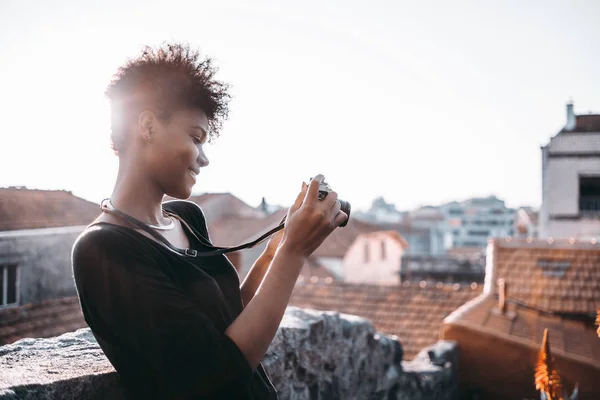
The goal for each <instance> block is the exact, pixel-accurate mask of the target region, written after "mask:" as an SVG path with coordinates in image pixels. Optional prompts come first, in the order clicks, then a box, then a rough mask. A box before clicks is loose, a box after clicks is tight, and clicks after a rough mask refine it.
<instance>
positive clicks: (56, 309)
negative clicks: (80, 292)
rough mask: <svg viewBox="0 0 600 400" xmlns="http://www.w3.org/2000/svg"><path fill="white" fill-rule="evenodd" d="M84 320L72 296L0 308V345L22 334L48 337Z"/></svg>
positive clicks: (82, 322) (81, 324)
mask: <svg viewBox="0 0 600 400" xmlns="http://www.w3.org/2000/svg"><path fill="white" fill-rule="evenodd" d="M86 326H87V324H86V323H85V320H84V318H83V313H82V312H81V308H80V305H79V299H78V298H77V297H76V296H73V297H65V298H60V299H55V300H47V301H44V302H41V303H37V304H31V303H29V304H25V305H22V306H20V307H11V308H6V309H3V310H0V346H1V345H5V344H9V343H13V342H15V341H17V340H19V339H22V338H25V337H31V338H37V337H52V336H58V335H61V334H63V333H66V332H71V331H74V330H77V329H79V328H85V327H86Z"/></svg>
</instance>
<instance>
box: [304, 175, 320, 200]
mask: <svg viewBox="0 0 600 400" xmlns="http://www.w3.org/2000/svg"><path fill="white" fill-rule="evenodd" d="M324 179H325V177H324V176H323V175H321V174H319V175H317V176H315V177H314V178H313V179H312V180H311V181H310V185H309V186H308V191H307V192H306V198H305V199H304V201H305V202H306V204H310V205H312V204H315V203H316V202H317V201H319V198H318V195H319V185H320V184H321V182H323V180H324Z"/></svg>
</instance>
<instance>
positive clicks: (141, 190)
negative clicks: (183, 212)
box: [110, 159, 169, 225]
mask: <svg viewBox="0 0 600 400" xmlns="http://www.w3.org/2000/svg"><path fill="white" fill-rule="evenodd" d="M163 197H164V192H163V191H162V189H160V188H158V187H157V186H156V185H155V184H154V183H153V182H152V181H151V180H150V179H149V178H148V176H147V175H145V174H144V171H143V170H141V169H140V168H139V167H137V166H136V163H134V162H132V163H128V162H127V161H125V160H122V159H120V160H119V173H118V175H117V182H116V183H115V187H114V189H113V192H112V195H111V197H110V198H111V203H112V204H113V206H114V207H115V208H117V209H118V210H120V211H122V212H124V213H125V214H128V215H130V216H132V217H134V218H136V219H138V220H140V221H142V222H144V223H146V224H152V225H166V224H168V222H169V221H168V220H166V219H165V218H164V217H163V212H162V205H161V204H162V200H163Z"/></svg>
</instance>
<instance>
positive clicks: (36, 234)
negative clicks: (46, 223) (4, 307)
mask: <svg viewBox="0 0 600 400" xmlns="http://www.w3.org/2000/svg"><path fill="white" fill-rule="evenodd" d="M84 229H85V226H79V227H65V228H47V229H28V230H23V231H6V232H0V263H16V264H17V265H18V268H19V273H18V276H19V281H18V289H17V290H18V292H19V303H20V304H25V303H29V302H39V301H42V300H47V299H54V298H57V297H63V296H73V295H75V294H76V290H75V282H74V281H73V273H72V268H71V249H72V247H73V243H74V242H75V239H77V237H78V236H79V234H80V233H81V232H83V230H84Z"/></svg>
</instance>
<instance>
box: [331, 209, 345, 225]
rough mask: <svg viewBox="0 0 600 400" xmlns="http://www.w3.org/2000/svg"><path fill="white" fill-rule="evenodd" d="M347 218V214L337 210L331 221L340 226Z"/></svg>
mask: <svg viewBox="0 0 600 400" xmlns="http://www.w3.org/2000/svg"><path fill="white" fill-rule="evenodd" d="M347 219H348V215H347V214H346V213H345V212H343V211H338V213H337V215H336V216H335V218H334V219H333V223H334V224H335V226H340V225H341V224H343V223H344V222H346V220H347Z"/></svg>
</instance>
